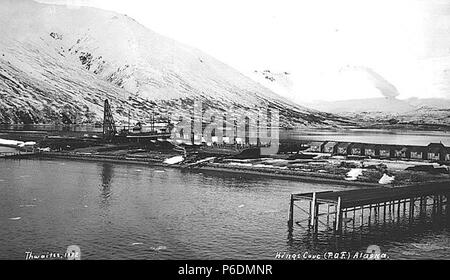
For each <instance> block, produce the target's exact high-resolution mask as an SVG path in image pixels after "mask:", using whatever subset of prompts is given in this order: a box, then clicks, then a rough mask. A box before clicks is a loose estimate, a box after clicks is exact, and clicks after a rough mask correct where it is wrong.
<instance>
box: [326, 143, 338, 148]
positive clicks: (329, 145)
mask: <svg viewBox="0 0 450 280" xmlns="http://www.w3.org/2000/svg"><path fill="white" fill-rule="evenodd" d="M337 144H338V143H337V142H328V143H326V144H325V147H334V146H336V145H337Z"/></svg>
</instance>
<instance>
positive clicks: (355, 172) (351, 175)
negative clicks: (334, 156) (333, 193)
mask: <svg viewBox="0 0 450 280" xmlns="http://www.w3.org/2000/svg"><path fill="white" fill-rule="evenodd" d="M362 173H363V169H362V168H353V169H351V170H350V171H349V172H348V173H347V178H345V180H347V181H356V180H357V179H358V176H360V175H362Z"/></svg>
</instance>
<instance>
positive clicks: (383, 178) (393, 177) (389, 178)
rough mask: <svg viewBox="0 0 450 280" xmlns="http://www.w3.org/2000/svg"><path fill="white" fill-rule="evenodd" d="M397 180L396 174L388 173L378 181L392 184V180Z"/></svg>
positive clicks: (382, 183) (383, 183)
mask: <svg viewBox="0 0 450 280" xmlns="http://www.w3.org/2000/svg"><path fill="white" fill-rule="evenodd" d="M394 180H395V176H392V177H391V176H389V175H387V174H383V177H381V179H380V181H378V184H381V185H388V184H391V183H392V182H394Z"/></svg>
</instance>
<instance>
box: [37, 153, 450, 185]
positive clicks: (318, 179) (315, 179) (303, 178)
mask: <svg viewBox="0 0 450 280" xmlns="http://www.w3.org/2000/svg"><path fill="white" fill-rule="evenodd" d="M28 158H30V159H64V160H75V161H90V162H106V163H117V164H134V165H141V166H142V165H145V166H150V167H164V168H172V169H178V170H183V171H189V172H196V173H199V172H211V173H214V172H216V173H230V174H240V175H259V176H264V177H266V178H274V179H281V180H288V181H297V182H309V183H322V184H330V185H339V186H344V187H345V186H347V187H360V188H383V187H392V185H382V184H378V183H371V182H361V181H346V180H340V179H332V178H325V177H324V176H320V175H317V174H316V176H308V175H304V174H301V175H300V174H298V175H295V174H282V173H278V172H276V171H275V170H273V171H272V170H270V171H272V172H270V171H269V170H267V171H259V170H249V169H248V168H242V169H237V168H228V167H224V166H217V167H215V166H211V165H206V166H200V167H193V168H185V167H183V166H182V165H169V164H165V163H162V162H161V161H159V160H156V159H153V160H152V159H148V158H146V159H139V158H127V157H124V158H118V157H115V156H101V155H76V154H61V153H48V152H47V153H41V154H36V155H34V156H32V157H28ZM442 182H448V183H449V184H450V180H440V181H425V182H417V183H414V184H405V185H397V186H395V187H406V186H410V185H420V184H430V183H442Z"/></svg>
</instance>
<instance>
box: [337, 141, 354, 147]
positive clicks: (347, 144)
mask: <svg viewBox="0 0 450 280" xmlns="http://www.w3.org/2000/svg"><path fill="white" fill-rule="evenodd" d="M350 144H351V143H349V142H340V143H338V144H337V146H338V147H339V148H348V146H350Z"/></svg>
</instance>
